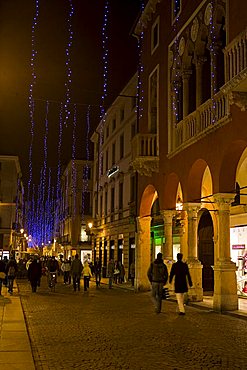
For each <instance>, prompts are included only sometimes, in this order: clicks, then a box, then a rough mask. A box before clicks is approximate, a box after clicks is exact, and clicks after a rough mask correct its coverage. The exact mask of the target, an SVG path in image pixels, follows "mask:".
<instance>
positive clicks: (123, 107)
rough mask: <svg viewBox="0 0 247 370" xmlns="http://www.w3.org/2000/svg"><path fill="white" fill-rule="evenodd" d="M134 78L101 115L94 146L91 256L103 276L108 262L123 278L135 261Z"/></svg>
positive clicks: (135, 77) (135, 78)
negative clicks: (116, 266) (114, 264)
mask: <svg viewBox="0 0 247 370" xmlns="http://www.w3.org/2000/svg"><path fill="white" fill-rule="evenodd" d="M136 91H137V75H134V76H133V77H132V78H131V80H130V81H129V83H128V84H127V85H126V86H125V88H124V89H123V90H122V92H121V93H120V94H119V96H118V97H117V98H116V99H115V101H114V102H113V103H112V105H111V106H110V107H109V109H108V110H107V112H106V113H105V116H104V118H103V119H102V121H101V122H100V124H99V125H98V127H97V129H96V131H95V132H94V134H93V136H92V138H91V140H92V142H93V143H94V163H95V165H94V184H93V216H94V225H93V229H92V232H93V254H94V259H95V258H96V257H99V259H100V260H101V263H102V267H103V276H106V269H107V263H108V261H109V259H112V260H114V261H118V262H120V263H122V264H123V265H124V267H125V271H126V277H128V274H129V266H130V264H131V263H132V261H134V260H135V231H136V226H135V221H136V202H135V200H136V173H135V172H134V171H133V170H132V169H131V166H130V163H131V141H132V139H133V138H134V136H135V135H136V129H137V122H136Z"/></svg>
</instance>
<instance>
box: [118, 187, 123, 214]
mask: <svg viewBox="0 0 247 370" xmlns="http://www.w3.org/2000/svg"><path fill="white" fill-rule="evenodd" d="M118 208H119V209H123V183H122V182H120V183H119V199H118Z"/></svg>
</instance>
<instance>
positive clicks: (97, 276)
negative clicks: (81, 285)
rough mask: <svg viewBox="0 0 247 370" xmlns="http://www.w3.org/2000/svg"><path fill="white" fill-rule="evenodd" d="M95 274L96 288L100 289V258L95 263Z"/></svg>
mask: <svg viewBox="0 0 247 370" xmlns="http://www.w3.org/2000/svg"><path fill="white" fill-rule="evenodd" d="M94 274H95V281H96V287H99V286H100V280H101V262H100V260H99V258H98V257H96V260H95V262H94Z"/></svg>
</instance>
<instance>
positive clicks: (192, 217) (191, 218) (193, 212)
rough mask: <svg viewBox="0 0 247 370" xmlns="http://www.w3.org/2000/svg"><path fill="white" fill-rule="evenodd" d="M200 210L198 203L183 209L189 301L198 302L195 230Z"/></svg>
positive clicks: (199, 278) (199, 271)
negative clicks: (189, 278)
mask: <svg viewBox="0 0 247 370" xmlns="http://www.w3.org/2000/svg"><path fill="white" fill-rule="evenodd" d="M200 208H201V204H200V203H187V204H184V209H185V210H186V211H187V216H188V259H187V262H188V265H189V269H190V275H191V279H192V283H193V286H192V288H189V300H191V301H197V302H200V301H202V300H203V289H202V264H201V262H200V261H199V260H198V249H197V238H198V233H197V228H198V218H197V213H198V211H199V209H200Z"/></svg>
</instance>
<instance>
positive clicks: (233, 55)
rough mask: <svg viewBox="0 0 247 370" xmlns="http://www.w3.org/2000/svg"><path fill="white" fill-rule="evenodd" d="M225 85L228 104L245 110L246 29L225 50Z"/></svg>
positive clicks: (246, 105)
mask: <svg viewBox="0 0 247 370" xmlns="http://www.w3.org/2000/svg"><path fill="white" fill-rule="evenodd" d="M224 54H225V81H226V83H225V85H224V86H223V87H222V89H221V90H222V91H223V92H224V93H225V94H229V99H230V100H229V102H230V104H236V105H237V106H238V107H239V108H241V110H243V111H244V110H246V109H247V28H246V29H245V30H244V31H243V32H241V33H240V34H239V35H238V36H237V37H235V39H233V40H232V41H231V42H230V43H229V44H228V45H227V46H226V48H225V51H224Z"/></svg>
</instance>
